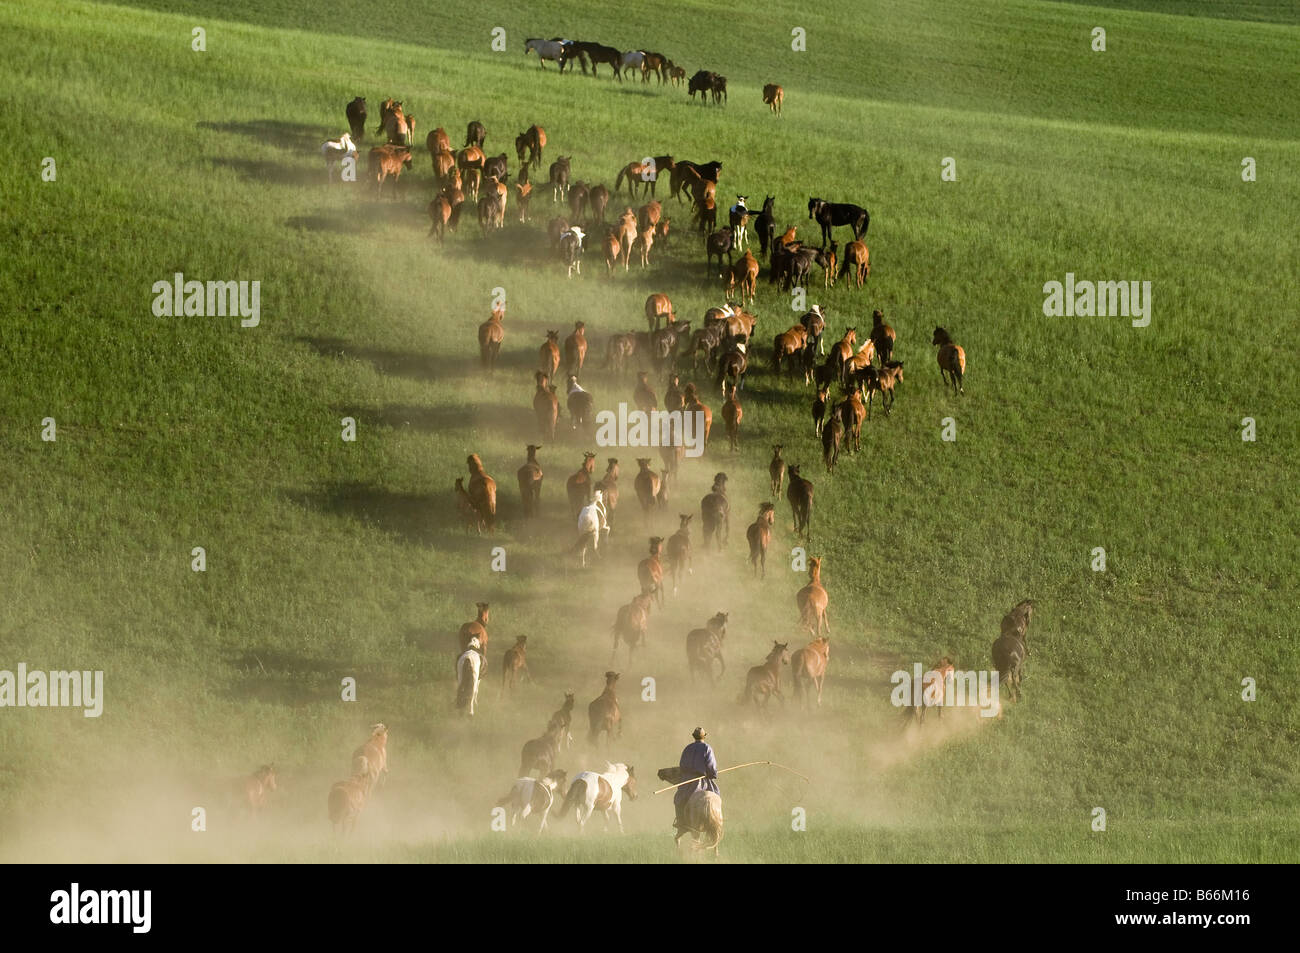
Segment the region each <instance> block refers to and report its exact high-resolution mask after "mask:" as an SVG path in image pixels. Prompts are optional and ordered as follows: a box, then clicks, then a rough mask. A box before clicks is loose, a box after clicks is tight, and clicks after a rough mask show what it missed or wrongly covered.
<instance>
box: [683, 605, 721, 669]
mask: <svg viewBox="0 0 1300 953" xmlns="http://www.w3.org/2000/svg"><path fill="white" fill-rule="evenodd" d="M726 637H727V613H725V612H719V613H718V614H717V615H715V616H714V617H713V618H712V619H710V620H709V621H708V622H706V623H704V628H702V629H692V630H691V631H690V632H689V633H687V635H686V663H687V665H689V666H690V669H691V684H692V685H693V684H695V676H696V673H702V674H703V675H704V676H705V677H706V678H708V680H709V684H710V685H716V684H717V679H715V678H714V677H713V663H714V662H715V661H716V662H717V663H718V666H719V667H718V676H717V677H718V678H721V677H722V676H723V675H725V674H726V673H727V663H726V662H724V661H723V659H722V642H723V640H724V639H726Z"/></svg>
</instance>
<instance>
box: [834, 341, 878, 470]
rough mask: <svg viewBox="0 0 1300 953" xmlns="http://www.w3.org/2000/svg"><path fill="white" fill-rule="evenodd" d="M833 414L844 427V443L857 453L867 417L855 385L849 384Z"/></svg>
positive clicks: (860, 446) (865, 407) (865, 408)
mask: <svg viewBox="0 0 1300 953" xmlns="http://www.w3.org/2000/svg"><path fill="white" fill-rule="evenodd" d="M868 343H870V342H868ZM835 415H836V416H838V417H839V419H840V423H841V425H843V427H844V438H845V443H846V444H847V445H848V446H849V449H850V451H851V452H852V453H857V452H858V451H859V450H861V449H862V424H863V422H864V421H865V420H866V419H867V405H866V404H864V403H863V402H862V394H861V392H860V391H859V390H858V388H857V387H856V386H855V385H850V387H849V393H848V396H847V397H845V398H844V400H842V401H840V402H839V403H838V404H836V405H835Z"/></svg>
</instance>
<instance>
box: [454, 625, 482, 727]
mask: <svg viewBox="0 0 1300 953" xmlns="http://www.w3.org/2000/svg"><path fill="white" fill-rule="evenodd" d="M482 670H483V653H482V652H481V651H479V644H478V639H470V640H469V647H468V648H467V649H465V651H464V652H462V653H461V655H460V658H458V659H457V660H456V707H457V708H458V709H459V710H461V711H463V712H465V714H467V715H468V716H469V717H471V718H472V717H473V716H474V706H475V705H476V704H477V703H478V684H479V673H480V672H481V671H482ZM466 709H468V711H466Z"/></svg>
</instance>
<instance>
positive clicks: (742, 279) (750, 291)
mask: <svg viewBox="0 0 1300 953" xmlns="http://www.w3.org/2000/svg"><path fill="white" fill-rule="evenodd" d="M738 284H739V285H740V301H741V304H744V303H745V302H746V301H749V302H750V303H752V302H753V300H754V292H755V290H756V289H757V287H758V259H757V258H755V257H754V253H753V252H752V251H749V250H746V251H745V254H744V255H743V256H741V258H740V259H739V260H738V261H736V262H734V263H733V264H732V265H731V266H730V267H729V269H728V272H727V296H728V297H730V296H731V295H732V294H734V293H735V290H736V285H738Z"/></svg>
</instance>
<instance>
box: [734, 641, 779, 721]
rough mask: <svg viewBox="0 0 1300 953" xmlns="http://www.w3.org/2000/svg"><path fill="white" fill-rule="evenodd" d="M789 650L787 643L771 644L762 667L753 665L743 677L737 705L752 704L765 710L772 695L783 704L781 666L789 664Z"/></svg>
mask: <svg viewBox="0 0 1300 953" xmlns="http://www.w3.org/2000/svg"><path fill="white" fill-rule="evenodd" d="M789 648H790V643H789V642H775V641H774V642H773V643H772V651H770V652H768V653H767V660H766V661H764V662H763V664H762V665H755V666H754V667H753V668H751V669H750V670H749V674H748V675H746V676H745V690H744V692H742V693H741V695H740V699H739V700H738V701H737V704H740V705H744V704H747V703H749V702H753V703H754V705H755V707H761V708H763V709H764V710H766V708H767V704H768V702H769V701H771V699H772V696H773V695H775V696H776V697H777V698H779V699H781V703H782V704H784V703H785V696H784V695H782V694H781V666H782V665H788V664H789V663H790V652H789Z"/></svg>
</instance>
